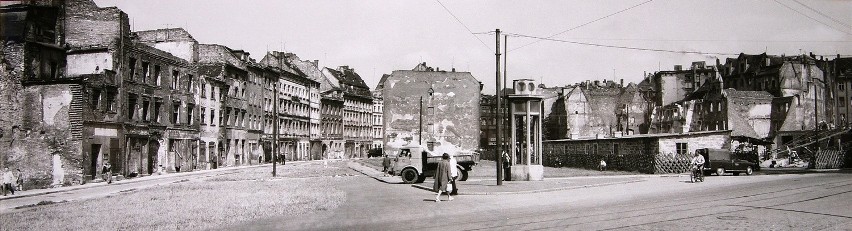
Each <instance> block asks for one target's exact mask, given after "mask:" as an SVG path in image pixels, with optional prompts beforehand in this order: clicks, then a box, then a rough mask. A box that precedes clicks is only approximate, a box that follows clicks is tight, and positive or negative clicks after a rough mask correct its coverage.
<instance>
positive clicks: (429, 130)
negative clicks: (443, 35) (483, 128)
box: [377, 63, 481, 153]
mask: <svg viewBox="0 0 852 231" xmlns="http://www.w3.org/2000/svg"><path fill="white" fill-rule="evenodd" d="M480 87H481V86H480V82H479V81H478V80H476V78H474V77H473V75H471V74H470V72H455V70H452V71H440V70H438V69H433V68H431V67H427V66H426V64H425V63H421V64H419V65H418V66H417V67H415V68H414V69H413V70H397V71H393V73H391V74H390V75H387V76H385V78H383V79H381V80H380V81H379V87H377V90H381V91H382V97H383V98H384V110H383V116H384V126H385V140H384V142H385V143H384V150H385V152H388V151H390V152H393V150H397V149H399V148H400V147H402V146H405V145H424V146H426V147H427V148H428V149H430V150H432V151H435V152H436V153H445V152H446V153H455V152H473V151H477V149H479V142H480V127H479V126H476V125H477V124H479V123H480V122H479V120H480V108H479V106H480V91H481V88H480Z"/></svg>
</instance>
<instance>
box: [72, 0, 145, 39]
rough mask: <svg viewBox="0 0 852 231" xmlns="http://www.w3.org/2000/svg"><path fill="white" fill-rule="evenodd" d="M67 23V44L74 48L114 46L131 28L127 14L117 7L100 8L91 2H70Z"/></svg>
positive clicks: (79, 0) (78, 0)
mask: <svg viewBox="0 0 852 231" xmlns="http://www.w3.org/2000/svg"><path fill="white" fill-rule="evenodd" d="M66 23H67V25H66V26H67V27H66V31H65V33H66V38H65V42H66V43H68V45H70V46H71V47H72V48H79V47H91V46H105V45H109V44H112V43H113V42H115V41H116V40H118V39H120V37H121V36H122V31H124V33H127V31H128V30H127V28H129V25H128V16H127V14H125V13H124V12H122V11H121V10H119V9H118V8H116V7H106V8H100V7H98V6H97V5H96V4H95V3H94V2H93V1H91V0H68V1H67V2H66ZM123 28H124V29H125V30H122V29H123Z"/></svg>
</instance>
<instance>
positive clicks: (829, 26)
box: [773, 0, 852, 35]
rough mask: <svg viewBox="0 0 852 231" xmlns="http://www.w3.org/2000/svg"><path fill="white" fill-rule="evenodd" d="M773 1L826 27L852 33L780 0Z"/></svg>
mask: <svg viewBox="0 0 852 231" xmlns="http://www.w3.org/2000/svg"><path fill="white" fill-rule="evenodd" d="M773 1H775V3H778V4H779V5H782V6H784V7H786V8H787V9H790V10H792V11H795V12H796V13H799V14H801V15H802V16H805V17H807V18H809V19H811V20H813V21H815V22H818V23H820V24H822V25H824V26H826V27H828V28H831V29H832V30H836V31H840V32H843V33H844V34H849V35H852V33H849V32H846V31H843V30H840V29H837V28H834V27H833V26H831V25H828V24H827V23H825V22H823V21H820V20H819V19H816V18H814V17H811V16H810V15H807V14H805V13H802V12H801V11H798V10H796V9H794V8H793V7H790V6H788V5H787V4H784V3H782V2H779V1H778V0H773Z"/></svg>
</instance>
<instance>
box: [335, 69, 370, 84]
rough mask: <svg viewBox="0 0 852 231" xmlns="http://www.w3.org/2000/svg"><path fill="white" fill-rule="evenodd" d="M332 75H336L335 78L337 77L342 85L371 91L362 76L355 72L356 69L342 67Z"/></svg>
mask: <svg viewBox="0 0 852 231" xmlns="http://www.w3.org/2000/svg"><path fill="white" fill-rule="evenodd" d="M329 70H331V69H329ZM331 73H332V74H334V77H336V78H337V80H339V81H340V83H342V84H346V85H350V86H355V87H360V88H365V89H370V87H369V86H367V84H366V83H364V79H361V75H359V74H358V73H357V72H355V69H352V68H349V67H348V66H340V67H338V68H337V69H336V70H331Z"/></svg>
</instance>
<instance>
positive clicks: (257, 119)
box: [0, 0, 374, 188]
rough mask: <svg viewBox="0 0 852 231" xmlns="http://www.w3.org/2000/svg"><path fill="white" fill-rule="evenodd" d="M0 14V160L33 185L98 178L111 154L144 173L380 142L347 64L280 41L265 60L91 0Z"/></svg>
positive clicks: (355, 149) (115, 162)
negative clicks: (147, 24)
mask: <svg viewBox="0 0 852 231" xmlns="http://www.w3.org/2000/svg"><path fill="white" fill-rule="evenodd" d="M0 15H2V17H3V19H4V24H3V33H2V37H0V40H2V41H0V42H2V50H0V51H2V56H0V66H2V68H0V70H2V71H0V97H2V100H0V143H2V144H3V145H5V146H4V148H3V149H2V150H4V151H2V152H0V167H9V168H10V169H21V171H22V173H23V175H24V177H23V178H24V181H25V185H26V186H25V187H27V188H39V187H49V186H59V185H74V184H82V183H85V182H91V181H98V180H99V179H101V178H102V177H105V176H103V175H102V174H101V171H100V169H101V167H102V166H103V165H105V163H109V164H110V165H111V166H112V172H111V173H110V174H109V176H114V177H138V176H147V175H152V174H164V173H171V172H184V171H196V170H204V169H212V168H219V167H230V166H240V165H253V164H259V163H268V162H269V161H271V160H272V157H273V156H279V157H285V158H286V159H287V160H315V159H325V158H345V157H363V156H365V155H364V154H365V153H366V150H367V148H369V145H370V142H372V139H373V137H372V135H371V132H370V131H371V129H372V128H373V127H374V125H373V124H372V123H371V117H372V114H373V109H372V108H373V106H372V105H373V98H372V96H371V95H370V90H369V88H368V87H367V86H366V85H365V84H364V83H363V80H361V78H360V76H359V75H358V74H357V73H355V72H354V70H352V69H349V68H345V67H341V68H339V69H336V70H334V72H333V75H332V72H329V73H328V74H327V73H323V71H322V69H323V68H321V67H319V66H318V61H316V60H314V61H306V60H299V58H298V57H297V56H295V55H294V54H290V53H280V52H272V53H269V54H266V55H265V57H264V58H263V60H261V61H260V62H257V61H255V60H254V59H252V58H251V57H250V54H249V53H248V52H246V51H242V50H238V49H231V48H229V47H227V46H223V45H218V44H200V43H199V42H198V41H197V40H195V39H194V38H193V37H192V35H190V34H189V33H188V32H187V31H185V30H183V29H181V28H165V29H156V30H145V31H135V32H133V31H131V29H130V20H129V17H128V15H127V14H125V13H124V12H123V11H121V10H120V9H118V8H116V7H99V6H97V5H96V4H95V3H94V2H93V1H91V0H67V1H26V2H25V4H3V6H2V7H0ZM329 70H330V69H329ZM276 107H277V109H278V110H277V111H276V110H275V108H276ZM276 125H279V126H278V133H279V134H280V135H279V136H278V139H277V140H276V136H275V134H276V131H275V130H274V128H275V126H276ZM273 144H277V145H278V146H279V147H280V148H279V153H277V154H276V153H273V150H272V146H273ZM347 144H348V145H347ZM347 148H349V149H348V150H347ZM344 151H348V153H344ZM361 153H364V154H361Z"/></svg>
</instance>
